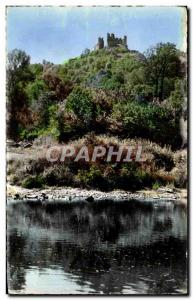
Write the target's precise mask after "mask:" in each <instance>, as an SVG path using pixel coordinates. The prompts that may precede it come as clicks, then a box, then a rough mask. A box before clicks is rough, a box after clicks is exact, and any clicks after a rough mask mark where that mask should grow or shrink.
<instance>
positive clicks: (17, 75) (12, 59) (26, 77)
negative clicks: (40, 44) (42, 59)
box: [7, 49, 32, 139]
mask: <svg viewBox="0 0 193 300" xmlns="http://www.w3.org/2000/svg"><path fill="white" fill-rule="evenodd" d="M29 63H30V56H29V55H27V54H26V53H25V52H24V51H22V50H18V49H14V50H13V51H11V52H10V53H9V54H8V62H7V112H8V115H7V116H8V124H7V125H8V126H7V134H8V137H9V138H12V139H16V138H17V137H18V134H19V127H20V126H23V125H24V124H25V123H27V122H28V113H29V111H28V103H27V96H26V93H25V87H26V84H27V83H28V82H29V81H30V80H31V79H32V73H31V71H30V69H29Z"/></svg>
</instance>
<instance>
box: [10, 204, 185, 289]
mask: <svg viewBox="0 0 193 300" xmlns="http://www.w3.org/2000/svg"><path fill="white" fill-rule="evenodd" d="M7 285H8V292H9V293H10V294H95V295H105V294H106V295H107V294H115V295H120V294H142V295H146V294H150V295H152V294H153V295H165V294H186V293H187V211H186V207H184V206H182V205H177V204H175V202H167V201H165V202H164V203H162V204H160V205H157V204H156V205H155V204H153V202H151V203H148V202H147V203H144V204H143V203H139V202H137V201H135V200H133V201H132V200H131V201H130V202H128V201H122V202H116V201H104V202H94V203H85V202H76V203H60V202H58V203H49V204H42V203H37V202H33V201H26V202H24V201H10V200H9V201H8V203H7Z"/></svg>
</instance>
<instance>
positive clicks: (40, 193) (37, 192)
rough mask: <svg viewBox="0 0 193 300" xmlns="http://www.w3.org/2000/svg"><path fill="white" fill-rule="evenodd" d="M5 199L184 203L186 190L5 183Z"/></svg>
mask: <svg viewBox="0 0 193 300" xmlns="http://www.w3.org/2000/svg"><path fill="white" fill-rule="evenodd" d="M7 199H33V200H45V201H52V200H61V201H81V200H82V201H88V202H93V201H99V200H112V199H114V200H116V201H123V200H130V199H138V200H144V201H145V200H155V201H156V200H170V201H178V202H182V203H184V204H186V202H187V190H185V189H173V188H166V187H162V188H159V189H158V190H157V191H154V190H141V191H136V192H134V193H133V192H128V191H122V190H114V191H111V192H101V191H98V190H86V189H79V188H70V187H65V188H63V187H61V188H59V187H57V188H56V187H49V188H44V189H26V188H22V187H20V186H15V185H10V184H7Z"/></svg>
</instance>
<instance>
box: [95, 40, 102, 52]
mask: <svg viewBox="0 0 193 300" xmlns="http://www.w3.org/2000/svg"><path fill="white" fill-rule="evenodd" d="M95 48H96V50H97V49H103V48H104V39H103V38H101V37H99V38H98V43H97V45H96V47H95Z"/></svg>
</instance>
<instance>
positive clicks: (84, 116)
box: [66, 87, 95, 124]
mask: <svg viewBox="0 0 193 300" xmlns="http://www.w3.org/2000/svg"><path fill="white" fill-rule="evenodd" d="M66 109H67V111H69V112H70V111H71V112H73V113H74V114H75V115H76V116H77V117H78V118H80V119H81V120H82V122H84V123H86V124H89V123H90V122H91V121H92V119H93V117H94V114H95V112H94V104H93V102H92V98H91V95H90V93H89V91H88V90H86V89H82V88H80V87H77V88H75V89H74V90H73V91H72V93H71V94H70V95H69V96H68V98H67V102H66Z"/></svg>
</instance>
